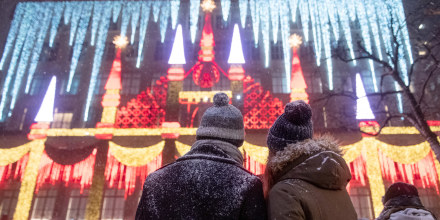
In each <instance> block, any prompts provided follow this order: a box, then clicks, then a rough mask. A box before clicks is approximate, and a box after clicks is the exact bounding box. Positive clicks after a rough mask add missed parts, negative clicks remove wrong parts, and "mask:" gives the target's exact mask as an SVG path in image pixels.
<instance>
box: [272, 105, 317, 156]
mask: <svg viewBox="0 0 440 220" xmlns="http://www.w3.org/2000/svg"><path fill="white" fill-rule="evenodd" d="M312 136H313V124H312V109H311V108H310V105H309V104H307V103H305V102H304V101H302V100H299V101H294V102H291V103H288V104H287V105H286V107H285V108H284V113H283V114H282V115H280V117H278V118H277V120H276V121H275V122H274V124H273V125H272V127H271V128H270V129H269V134H268V135H267V146H268V147H269V150H270V151H272V152H277V151H282V150H283V149H284V148H285V147H286V146H287V145H288V144H293V143H296V142H298V141H303V140H306V139H309V138H312Z"/></svg>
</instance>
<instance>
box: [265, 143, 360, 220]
mask: <svg viewBox="0 0 440 220" xmlns="http://www.w3.org/2000/svg"><path fill="white" fill-rule="evenodd" d="M339 152H340V150H339V148H338V146H337V145H336V144H334V143H332V142H331V141H328V140H326V139H319V140H306V141H303V142H299V143H296V144H291V145H288V146H287V147H286V148H285V149H284V150H283V151H281V152H278V153H277V154H276V155H275V156H273V157H271V158H269V162H268V166H269V167H268V169H270V172H271V175H270V177H269V178H272V180H273V181H272V182H273V183H274V185H273V187H272V188H271V190H270V191H269V199H268V214H269V219H276V220H284V219H292V220H301V219H304V220H305V219H307V220H355V219H357V214H356V211H355V210H354V207H353V204H352V203H351V200H350V197H349V195H348V193H347V190H346V188H345V187H346V186H347V184H348V182H349V181H350V179H351V174H350V170H349V168H348V166H347V164H346V162H345V161H344V159H343V158H342V157H341V156H340V155H339Z"/></svg>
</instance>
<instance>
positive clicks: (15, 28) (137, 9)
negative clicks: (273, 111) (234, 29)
mask: <svg viewBox="0 0 440 220" xmlns="http://www.w3.org/2000/svg"><path fill="white" fill-rule="evenodd" d="M207 2H208V3H206V4H207V6H209V7H212V6H213V4H211V3H209V2H210V1H207ZM202 4H203V3H202ZM228 4H229V0H224V1H223V5H222V12H223V15H226V14H227V13H229V12H227V11H228V10H226V9H227V8H228V7H229V8H230V6H228ZM37 5H46V6H43V7H45V8H46V9H47V10H49V9H50V12H49V13H44V14H40V16H38V17H41V19H39V22H41V25H40V27H39V30H41V32H40V33H41V35H40V34H38V35H39V36H37V37H35V38H34V41H38V39H42V38H43V39H44V38H45V37H46V36H48V37H47V38H48V41H49V46H50V47H52V46H53V45H54V41H55V36H56V35H57V32H58V27H59V23H60V19H62V18H61V16H62V17H63V18H64V24H68V25H69V26H70V33H69V44H70V45H72V46H73V55H72V60H71V63H70V65H71V68H70V73H69V75H70V76H69V78H70V80H69V81H70V82H69V83H68V85H69V86H68V87H69V89H70V87H71V84H72V77H73V75H74V74H75V69H76V66H77V65H78V58H79V56H80V55H81V54H82V51H83V50H84V48H83V47H82V44H81V42H84V41H85V40H84V36H85V35H87V34H89V33H88V31H89V30H90V36H91V40H90V43H91V45H95V55H94V68H93V69H94V70H92V72H93V73H92V75H93V76H92V78H91V80H90V84H89V85H90V87H91V86H96V71H97V70H96V69H97V67H100V65H101V64H100V62H101V61H102V59H101V58H100V57H102V55H100V54H101V52H100V51H101V50H104V49H105V46H106V45H105V44H100V45H96V39H97V38H99V35H103V34H104V33H106V32H107V30H108V25H105V24H106V23H107V21H106V20H107V19H112V21H113V22H116V21H117V19H118V17H119V15H121V34H122V35H126V33H127V29H128V26H129V25H130V26H131V34H132V35H131V37H130V40H131V42H133V39H134V36H135V34H136V33H137V32H138V30H137V26H139V33H140V34H139V47H138V57H137V62H136V67H138V68H139V67H140V64H141V61H142V59H143V58H142V57H143V49H144V48H143V46H144V43H145V40H146V38H145V32H146V29H147V24H148V19H149V13H150V11H149V10H150V7H153V18H154V21H156V22H158V21H159V20H160V22H159V32H160V33H161V40H162V41H164V39H165V35H166V34H167V33H166V28H167V26H168V18H169V17H171V27H172V28H174V27H175V25H176V24H177V21H176V19H177V17H178V16H177V15H178V12H179V8H180V7H181V4H180V2H179V1H176V0H173V1H171V2H170V1H152V2H138V1H131V2H120V1H96V2H94V1H90V2H41V3H37V2H26V3H20V4H18V6H17V7H16V12H15V13H14V18H13V20H12V23H11V27H10V30H9V33H8V37H7V40H6V45H5V48H4V51H3V55H2V58H1V60H0V69H3V68H4V66H5V64H6V63H8V64H9V65H8V70H7V73H6V77H5V80H4V84H3V91H2V101H0V110H1V113H0V119H1V120H4V119H5V117H6V116H7V115H8V113H9V112H8V111H7V107H6V105H7V103H10V100H9V97H11V96H12V98H13V99H15V100H16V99H17V97H15V96H18V94H20V91H19V92H18V93H16V92H14V94H11V91H10V90H11V89H12V88H11V87H12V86H11V83H12V82H13V81H15V79H14V78H17V77H16V76H15V75H16V69H17V66H19V62H20V60H22V62H24V61H25V57H26V56H27V55H26V53H28V54H29V53H31V55H30V57H31V58H27V59H29V60H30V64H29V65H28V66H27V67H25V68H24V67H22V68H24V69H25V71H24V72H25V73H26V72H29V74H28V75H27V81H26V86H25V87H24V89H25V92H26V93H29V91H30V86H31V82H32V78H33V74H34V72H35V69H36V66H37V63H38V60H39V56H40V52H41V50H40V49H38V48H40V47H39V46H38V45H37V43H34V45H37V46H36V47H35V48H36V49H33V50H32V52H28V51H26V50H24V49H23V48H24V45H25V42H26V41H28V40H31V39H32V37H30V35H28V33H30V32H31V30H32V28H33V27H32V22H35V21H33V20H34V19H33V18H34V17H36V16H35V14H36V13H37V12H36V11H38V9H37V8H38V6H37ZM277 5H278V6H277ZM238 6H239V9H240V20H241V23H242V25H245V23H246V17H245V16H246V15H247V10H248V7H250V12H251V13H250V14H251V19H252V26H253V34H254V39H255V41H254V43H255V46H258V45H259V35H260V33H261V34H262V37H263V44H261V45H262V46H263V47H264V59H265V61H264V65H265V67H267V66H270V63H268V61H269V58H270V50H268V48H269V47H268V45H270V42H271V41H273V42H274V43H275V42H278V40H282V41H287V40H288V36H290V31H289V30H290V24H291V23H292V22H294V21H295V18H296V12H297V10H298V12H299V13H300V14H299V16H300V17H301V22H302V24H301V26H302V28H303V37H304V41H305V43H307V42H309V35H310V37H311V34H309V28H310V27H311V28H310V29H311V33H312V34H313V45H314V52H315V55H316V63H317V65H318V66H319V65H320V63H321V59H324V58H327V57H329V55H330V53H331V48H330V45H331V44H332V43H333V42H332V41H333V40H338V38H339V35H341V36H342V35H343V36H344V38H345V42H346V43H347V47H348V50H349V54H350V55H349V56H350V57H351V58H354V57H355V54H354V49H355V48H354V47H355V45H353V42H352V37H351V27H350V26H351V25H352V22H359V24H360V29H361V31H360V32H361V38H362V41H363V43H364V46H365V48H366V49H367V51H368V52H371V53H377V55H378V57H382V58H384V59H385V57H384V56H383V53H382V52H383V51H385V52H388V53H389V52H390V51H392V45H391V43H390V42H391V40H390V39H391V34H395V33H391V30H390V25H394V27H396V26H402V27H403V29H402V31H401V33H399V34H398V40H399V42H400V43H401V44H402V45H404V48H406V49H405V50H400V53H399V69H401V70H402V77H403V78H404V81H405V83H408V82H409V79H408V76H407V68H408V65H409V64H411V62H412V61H413V56H412V53H411V45H410V43H409V36H408V31H407V28H406V26H405V23H404V22H405V21H404V16H405V15H404V11H403V6H402V3H401V1H400V0H393V1H392V2H385V1H371V0H368V1H353V0H341V4H338V5H337V6H336V5H335V3H334V2H333V1H328V0H323V1H306V0H289V1H275V2H273V1H269V0H250V1H247V0H240V1H239V2H238ZM388 6H391V7H388ZM107 7H108V8H109V9H110V12H109V13H110V14H111V15H110V16H108V15H105V14H106V13H108V12H106V10H107V9H106V8H107ZM189 7H190V11H191V13H189V14H188V16H189V20H190V36H191V41H192V42H194V41H195V37H196V33H197V31H198V30H197V28H198V25H197V23H198V18H199V7H200V1H199V0H191V1H190V2H189ZM103 8H104V9H103ZM277 8H278V10H277ZM144 9H145V10H144ZM388 9H391V10H388ZM90 10H92V12H90ZM211 10H212V9H211ZM229 10H231V9H229ZM267 10H269V13H266V12H267ZM89 13H90V14H91V15H90V16H88V14H89ZM46 16H48V17H50V22H48V23H50V27H49V28H47V29H46V28H44V29H43V28H42V27H45V24H43V22H42V21H44V20H45V19H44V17H46ZM110 17H112V18H110ZM392 18H396V19H392ZM89 20H90V21H89ZM357 20H358V21H357ZM89 22H90V23H91V24H90V26H91V28H87V27H88V24H89ZM390 22H394V23H393V24H390ZM139 23H140V25H138V24H139ZM278 23H279V24H280V25H281V26H282V27H281V26H279V25H278ZM102 26H106V27H107V28H103V27H102ZM99 28H101V29H102V31H99V30H98V29H99ZM339 28H341V30H340V31H341V33H339ZM104 29H106V30H104ZM268 29H269V32H272V33H273V34H269V35H268V34H267V33H268V31H267V30H268ZM44 32H49V33H44ZM278 32H281V38H280V39H278V36H279V35H278ZM327 33H328V34H327ZM330 33H333V34H332V35H334V36H335V37H334V38H333V37H331V34H330ZM44 40H45V39H44ZM382 42H383V43H382ZM28 45H29V44H28ZM41 47H42V46H41ZM282 47H283V55H284V63H285V71H286V80H287V81H288V80H289V79H288V78H289V77H288V76H289V74H290V67H291V65H290V62H291V58H290V50H289V45H288V43H282ZM373 48H375V50H374V51H373ZM22 51H23V53H24V54H25V56H23V58H21V54H22ZM323 55H325V57H324V56H323ZM28 57H29V56H28ZM9 59H10V60H9ZM98 61H99V62H98ZM353 63H354V64H356V61H353ZM367 63H368V65H369V69H370V71H371V75H372V80H373V88H374V90H375V91H378V89H379V88H378V84H379V83H378V82H377V79H376V76H375V75H376V73H375V70H374V63H373V61H367ZM326 65H327V72H328V85H329V89H332V88H333V82H332V78H333V76H332V75H333V74H332V72H333V64H332V61H331V59H326ZM20 66H21V65H20ZM20 73H22V71H21V72H20ZM288 84H289V83H288ZM15 88H21V87H17V86H16V87H15ZM90 90H91V89H90ZM287 90H289V88H286V91H287ZM16 94H17V95H16ZM91 99H92V97H91V96H90V93H89V95H88V98H87V99H86V105H89V104H87V103H90V101H91ZM398 102H399V103H401V102H402V100H401V98H400V97H398ZM398 107H399V110H400V111H401V112H402V110H403V108H402V105H401V104H399V106H398ZM85 117H87V116H85Z"/></svg>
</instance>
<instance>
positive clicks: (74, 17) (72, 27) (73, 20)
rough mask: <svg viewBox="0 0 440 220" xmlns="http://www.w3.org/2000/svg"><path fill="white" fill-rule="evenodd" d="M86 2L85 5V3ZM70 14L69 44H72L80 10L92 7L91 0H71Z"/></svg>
mask: <svg viewBox="0 0 440 220" xmlns="http://www.w3.org/2000/svg"><path fill="white" fill-rule="evenodd" d="M86 4H87V5H86ZM71 6H72V7H73V8H72V15H71V16H70V37H69V46H72V45H73V40H74V39H75V34H76V31H77V28H78V23H79V19H80V18H81V14H82V10H83V9H84V8H89V9H90V8H93V5H92V3H91V2H72V5H71Z"/></svg>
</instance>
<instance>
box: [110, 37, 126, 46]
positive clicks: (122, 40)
mask: <svg viewBox="0 0 440 220" xmlns="http://www.w3.org/2000/svg"><path fill="white" fill-rule="evenodd" d="M113 43H114V44H115V45H116V48H124V47H125V46H127V44H128V40H127V37H122V36H120V35H118V36H116V37H115V38H113Z"/></svg>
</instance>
